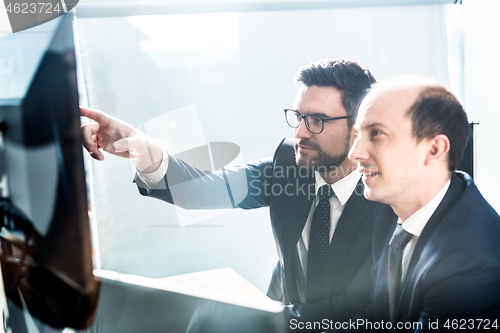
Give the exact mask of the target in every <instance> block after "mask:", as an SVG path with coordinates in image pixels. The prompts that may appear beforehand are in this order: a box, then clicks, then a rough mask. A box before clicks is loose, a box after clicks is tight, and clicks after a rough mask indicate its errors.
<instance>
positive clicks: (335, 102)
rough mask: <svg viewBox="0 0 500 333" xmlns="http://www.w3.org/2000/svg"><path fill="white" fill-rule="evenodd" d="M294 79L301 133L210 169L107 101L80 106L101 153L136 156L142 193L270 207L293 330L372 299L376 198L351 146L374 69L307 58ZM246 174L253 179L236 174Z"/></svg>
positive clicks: (90, 143) (274, 286)
mask: <svg viewBox="0 0 500 333" xmlns="http://www.w3.org/2000/svg"><path fill="white" fill-rule="evenodd" d="M296 81H297V82H300V84H301V85H300V88H299V91H298V93H297V97H296V100H295V103H294V105H293V108H291V109H285V117H286V121H287V123H288V124H289V125H290V126H291V127H292V128H294V139H283V140H282V141H281V142H280V143H279V144H278V147H277V148H276V152H275V154H274V156H273V157H270V158H265V159H261V160H258V161H256V162H253V163H248V164H246V165H243V166H238V167H234V168H228V169H223V170H219V171H216V172H214V173H210V174H209V175H208V176H207V175H206V174H205V173H204V172H202V171H200V170H198V169H196V168H193V167H191V166H189V165H187V164H186V163H185V162H183V161H181V160H179V159H177V158H175V157H174V156H171V155H169V154H168V153H167V152H164V151H162V149H161V148H160V147H159V146H158V145H157V144H155V143H154V142H153V141H152V140H151V139H149V138H147V137H146V136H144V135H143V134H142V133H139V132H137V131H135V130H134V129H133V128H132V127H131V126H129V125H128V124H125V123H123V122H121V121H120V120H118V119H116V118H112V117H109V116H107V115H106V114H104V113H102V112H100V111H96V110H90V109H85V108H82V115H84V116H87V117H89V118H91V119H93V120H95V121H96V123H92V124H88V125H85V126H84V127H83V132H84V137H85V147H86V148H87V150H88V151H89V152H90V153H91V155H92V156H93V157H94V158H96V159H98V160H102V159H104V156H103V155H102V152H100V151H99V148H102V149H103V150H104V151H107V152H109V153H111V154H115V155H118V156H122V157H129V158H131V159H132V160H133V162H134V164H135V165H136V168H137V170H138V175H137V177H136V183H137V185H138V187H139V191H140V193H141V194H143V195H148V196H151V197H155V198H159V199H161V200H164V201H167V202H170V203H174V204H176V205H179V206H180V207H183V208H188V209H196V208H198V209H206V208H232V207H238V208H243V209H253V208H259V207H270V214H271V223H272V227H273V233H274V236H275V240H276V246H277V250H278V256H279V262H278V265H277V266H276V268H275V270H274V272H273V277H272V281H271V284H270V287H269V290H268V295H269V296H270V297H271V298H273V299H275V300H280V301H282V302H283V303H284V304H285V305H287V307H286V308H285V317H286V321H287V325H289V327H290V328H291V329H292V330H302V329H305V330H309V331H321V330H324V329H325V328H326V326H325V325H326V323H329V320H334V321H345V320H348V319H349V318H351V317H352V316H353V315H354V314H356V313H357V312H359V311H361V310H363V309H364V307H365V306H366V305H367V304H368V302H369V295H370V291H371V287H372V279H371V267H372V256H371V239H372V219H373V214H374V210H375V207H376V205H377V204H376V203H374V202H369V201H367V200H366V199H365V198H364V197H363V185H362V183H361V182H360V177H361V174H360V173H359V171H357V170H356V164H355V163H353V162H352V161H350V160H349V159H348V158H347V155H348V152H349V149H350V147H351V145H352V142H353V141H354V133H353V131H352V126H353V124H354V120H355V118H356V115H357V110H358V107H359V105H360V103H361V101H362V99H363V98H364V96H365V94H366V93H367V91H368V89H369V88H370V86H371V85H372V84H373V83H374V82H375V79H374V78H373V76H372V75H371V73H370V72H369V70H368V69H366V68H364V67H362V66H360V65H359V64H357V63H356V62H354V61H350V60H345V59H326V60H321V61H318V62H316V63H312V64H310V65H308V66H305V67H302V68H301V69H300V70H299V72H298V73H297V75H296ZM239 175H244V176H245V177H246V182H243V183H242V182H231V181H230V180H231V179H237V178H238V176H239ZM228 180H229V181H228ZM179 185H180V186H179ZM174 187H175V191H174V190H173V188H174ZM243 187H244V191H243V192H244V193H245V195H244V196H243V197H242V198H241V200H237V199H236V198H237V197H238V193H242V188H243ZM226 191H227V192H226ZM222 192H224V193H225V195H226V197H227V194H228V193H229V196H230V197H231V200H230V204H228V202H227V200H226V201H224V200H221V199H220V198H221V197H223V196H224V195H222V194H221V193H222Z"/></svg>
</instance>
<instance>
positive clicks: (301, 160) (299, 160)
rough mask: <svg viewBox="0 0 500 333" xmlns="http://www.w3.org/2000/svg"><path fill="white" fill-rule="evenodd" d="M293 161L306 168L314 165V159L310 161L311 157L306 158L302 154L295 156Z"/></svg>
mask: <svg viewBox="0 0 500 333" xmlns="http://www.w3.org/2000/svg"><path fill="white" fill-rule="evenodd" d="M295 163H296V164H297V165H298V166H299V167H303V168H308V169H309V168H312V167H314V165H315V163H314V160H312V161H311V159H307V158H304V157H302V156H296V158H295Z"/></svg>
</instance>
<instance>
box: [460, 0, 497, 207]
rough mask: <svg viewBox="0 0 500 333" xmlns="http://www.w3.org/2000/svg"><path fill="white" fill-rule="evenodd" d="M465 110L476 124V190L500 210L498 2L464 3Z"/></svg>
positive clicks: (467, 0)
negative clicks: (499, 186)
mask: <svg viewBox="0 0 500 333" xmlns="http://www.w3.org/2000/svg"><path fill="white" fill-rule="evenodd" d="M463 7H464V51H463V52H464V66H465V70H464V73H465V108H466V110H467V113H468V116H469V119H471V120H474V121H478V122H479V136H478V139H479V140H478V143H479V145H478V148H479V149H478V179H477V183H478V187H479V189H480V191H481V192H482V194H483V196H484V197H485V198H486V200H488V201H489V202H490V204H491V205H492V206H493V207H494V208H495V209H496V210H497V211H500V194H499V192H498V185H499V183H500V182H499V181H498V175H497V172H496V168H497V166H498V165H499V164H500V154H499V153H498V152H499V148H498V141H499V137H498V126H499V124H500V104H499V102H498V92H499V90H500V83H499V80H498V78H499V77H500V67H499V66H498V61H499V59H500V44H499V43H498V40H499V39H500V21H499V20H498V18H499V17H500V2H499V1H496V0H464V2H463Z"/></svg>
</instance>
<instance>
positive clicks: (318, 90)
mask: <svg viewBox="0 0 500 333" xmlns="http://www.w3.org/2000/svg"><path fill="white" fill-rule="evenodd" d="M294 108H295V109H297V110H299V111H300V112H301V113H302V114H315V113H318V114H325V115H327V116H330V117H335V116H344V115H346V114H347V112H346V111H345V109H344V106H343V104H342V92H341V91H340V90H338V89H337V88H334V87H319V86H310V87H308V86H306V85H305V84H301V86H300V88H299V91H298V92H297V98H296V99H295V104H294Z"/></svg>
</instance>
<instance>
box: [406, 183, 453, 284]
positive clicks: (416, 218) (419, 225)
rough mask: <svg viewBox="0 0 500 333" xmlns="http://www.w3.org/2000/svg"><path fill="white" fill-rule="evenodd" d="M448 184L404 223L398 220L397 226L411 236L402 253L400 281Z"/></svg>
mask: <svg viewBox="0 0 500 333" xmlns="http://www.w3.org/2000/svg"><path fill="white" fill-rule="evenodd" d="M450 183H451V180H448V182H447V183H446V184H445V185H444V186H443V188H442V189H441V190H440V191H439V192H438V194H436V196H435V197H434V198H432V199H431V200H430V201H429V202H428V203H427V204H425V206H423V207H422V208H420V209H419V210H417V211H416V212H415V213H413V214H412V215H410V216H409V217H408V218H407V219H406V220H405V221H404V222H403V221H401V218H398V224H401V226H402V227H403V229H404V230H406V231H407V232H409V233H410V234H412V235H413V237H412V238H411V239H410V241H409V242H408V244H406V246H405V249H404V251H403V265H402V274H401V280H404V278H405V275H406V271H407V269H408V264H409V263H410V259H411V256H412V254H413V250H414V249H415V245H416V244H417V241H418V239H419V237H420V235H421V234H422V230H424V228H425V225H426V224H427V222H429V219H430V218H431V216H432V214H434V212H435V211H436V209H437V207H438V206H439V204H440V203H441V201H442V200H443V198H444V195H445V194H446V191H448V188H449V187H450Z"/></svg>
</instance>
